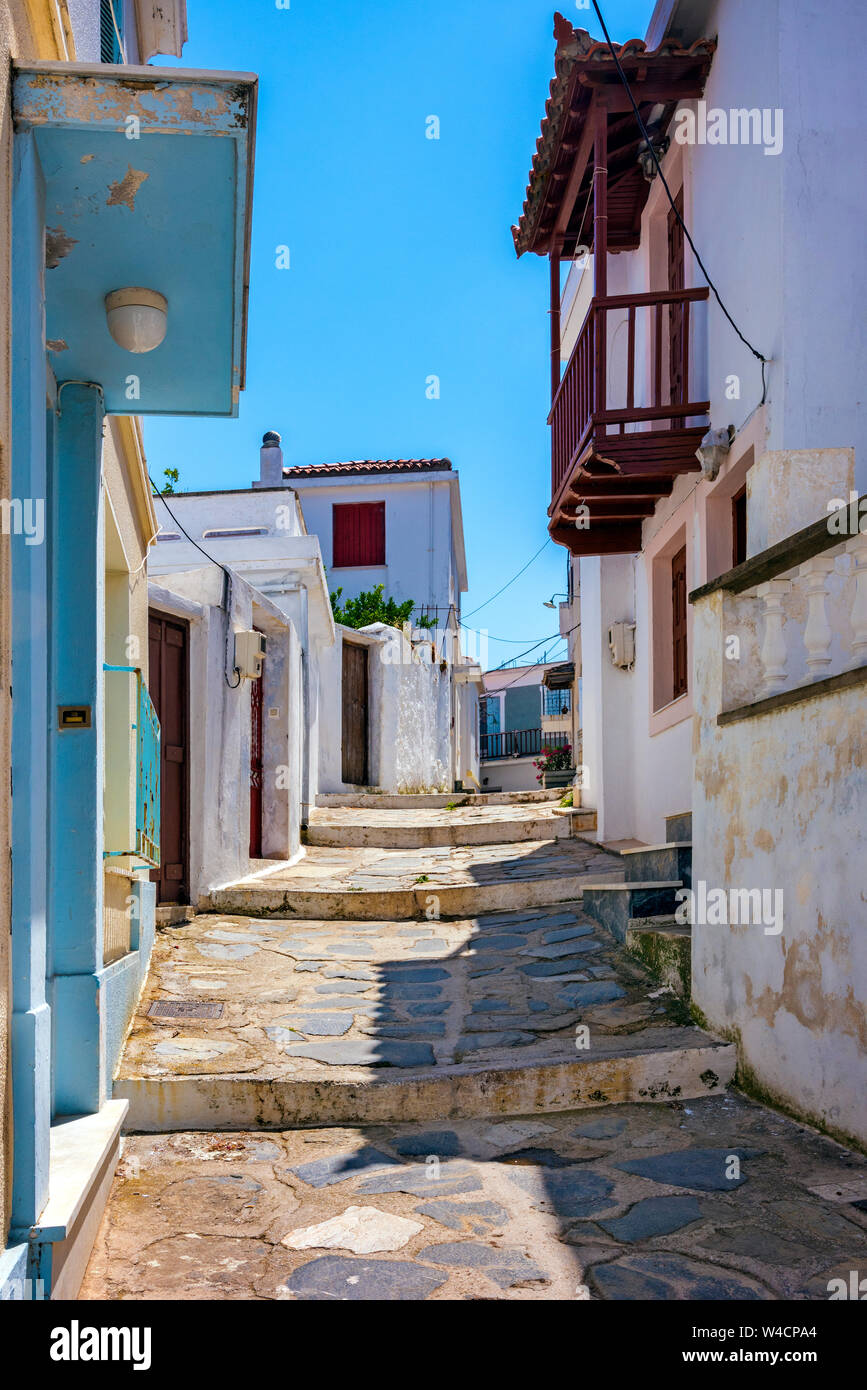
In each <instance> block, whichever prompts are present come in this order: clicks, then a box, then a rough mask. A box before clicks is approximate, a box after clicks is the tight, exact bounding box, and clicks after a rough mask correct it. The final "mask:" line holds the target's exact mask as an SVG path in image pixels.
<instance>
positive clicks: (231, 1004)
mask: <svg viewBox="0 0 867 1390" xmlns="http://www.w3.org/2000/svg"><path fill="white" fill-rule="evenodd" d="M156 1001H167V1002H168V1003H169V1004H171V1003H172V1002H174V1001H205V1002H208V1003H209V1004H211V1005H212V1006H213V1012H214V1013H216V1014H218V1015H219V1016H218V1017H211V1018H205V1019H202V1018H193V1017H189V1018H181V1019H178V1018H172V1017H158V1016H154V1015H152V1014H151V1013H150V1012H149V1010H150V1009H151V1007H152V1005H154V1003H155V1002H156ZM158 1007H159V1006H158ZM579 1022H581V1023H585V1024H587V1026H588V1028H590V1029H591V1030H592V1035H593V1038H594V1044H595V1045H597V1046H599V1045H604V1040H605V1039H606V1038H608V1039H611V1040H613V1041H614V1042H618V1040H620V1042H618V1045H621V1043H623V1042H626V1043H632V1044H633V1045H635V1046H641V1047H643V1048H644V1047H650V1046H653V1047H659V1048H666V1047H674V1046H677V1045H679V1042H680V1040H681V1038H682V1036H684V1035H687V1034H688V1035H690V1036H691V1035H693V1034H695V1033H697V1030H695V1029H691V1028H690V1029H685V1028H684V1027H683V1024H684V1023H685V1022H688V1019H687V1018H686V1016H685V1011H684V1009H683V1006H682V1005H681V1004H680V1003H679V1002H678V1001H677V1000H675V999H674V997H673V996H672V995H671V994H670V992H667V991H665V990H663V989H661V988H660V986H659V985H658V984H657V983H654V982H653V981H652V980H651V978H650V977H649V976H648V975H647V974H646V973H645V971H644V970H643V968H642V967H640V966H639V965H638V964H637V963H636V962H634V961H633V960H632V959H631V958H630V957H629V956H627V955H626V953H625V952H624V951H623V950H622V948H620V947H619V946H618V945H617V944H616V943H615V942H614V941H613V939H612V938H611V937H610V936H609V935H608V934H607V933H606V932H605V931H603V930H602V929H601V928H600V927H598V926H597V925H596V924H595V923H594V922H592V921H591V920H590V919H589V918H588V917H585V916H583V915H582V913H581V908H580V904H576V903H564V904H558V905H556V906H555V907H550V908H539V909H535V910H530V911H524V912H508V913H498V914H492V915H488V916H484V917H478V918H473V919H471V920H469V921H436V922H424V921H422V922H412V921H410V922H332V921H327V922H286V921H279V920H274V919H270V918H268V919H257V918H249V917H230V916H221V915H216V914H214V915H200V916H198V917H196V918H195V919H194V921H193V922H191V923H189V924H187V925H184V926H181V927H166V928H163V929H161V930H160V932H159V933H158V936H157V942H156V946H155V948H154V953H153V958H152V962H151V969H150V974H149V978H148V982H147V985H146V987H145V990H144V992H143V995H142V998H141V1001H140V1003H139V1009H138V1013H137V1015H136V1017H135V1019H134V1022H133V1026H132V1030H131V1033H130V1037H129V1039H128V1042H127V1046H126V1049H125V1052H124V1056H123V1059H122V1062H121V1067H120V1072H119V1075H120V1076H121V1077H155V1076H169V1075H179V1076H183V1075H187V1076H190V1075H212V1076H218V1075H238V1074H240V1073H245V1074H253V1075H255V1076H261V1077H265V1078H297V1079H305V1080H310V1079H315V1078H317V1077H324V1076H327V1075H333V1074H334V1073H335V1072H339V1073H340V1075H341V1077H344V1078H346V1079H348V1080H362V1081H363V1080H365V1079H366V1076H367V1077H369V1076H370V1069H371V1068H382V1067H386V1068H389V1067H390V1068H394V1067H400V1068H410V1069H412V1070H414V1071H417V1070H420V1069H424V1068H431V1067H438V1068H442V1067H445V1066H448V1065H450V1064H454V1063H460V1062H463V1061H465V1060H470V1061H475V1062H481V1063H484V1062H486V1061H489V1060H493V1059H495V1058H498V1057H501V1056H502V1055H503V1054H504V1053H506V1052H509V1053H511V1052H518V1051H520V1052H521V1054H522V1059H523V1058H524V1057H526V1060H527V1061H528V1062H531V1061H535V1060H537V1059H538V1058H540V1057H542V1058H544V1059H545V1060H554V1059H558V1058H570V1059H574V1058H575V1055H576V1053H575V1026H576V1024H577V1023H579Z"/></svg>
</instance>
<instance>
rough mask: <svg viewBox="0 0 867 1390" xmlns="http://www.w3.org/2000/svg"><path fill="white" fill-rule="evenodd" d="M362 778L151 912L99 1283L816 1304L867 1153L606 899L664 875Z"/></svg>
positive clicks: (123, 1068) (107, 1286) (549, 802)
mask: <svg viewBox="0 0 867 1390" xmlns="http://www.w3.org/2000/svg"><path fill="white" fill-rule="evenodd" d="M406 799H407V800H409V801H412V800H413V799H412V798H406ZM341 800H342V801H344V802H345V803H350V804H344V805H342V806H340V807H334V806H325V807H323V808H322V809H320V810H317V811H316V812H315V813H314V815H313V817H312V819H311V824H310V829H309V839H310V841H311V842H313V843H312V844H311V847H310V849H309V851H308V854H307V856H306V857H305V858H304V859H302V860H301V861H300V862H299V864H298V865H296V866H295V867H294V868H291V869H288V870H282V871H279V870H278V871H277V872H269V873H267V875H266V876H264V877H262V876H260V877H258V878H257V879H256V880H255V882H250V881H249V880H248V881H242V882H239V883H237V884H233V885H230V886H228V887H225V888H223V889H221V890H220V892H219V893H218V894H216V895H215V896H217V898H218V900H219V909H218V910H214V911H204V912H199V913H196V914H195V915H192V916H191V917H190V920H189V921H187V922H184V923H178V924H176V925H172V926H167V927H163V928H162V929H161V930H160V932H159V935H158V940H157V944H156V947H155V950H154V955H153V961H152V965H151V971H150V975H149V977H148V981H147V984H146V987H145V989H144V991H143V994H142V997H141V1000H140V1003H139V1007H138V1012H137V1014H136V1017H135V1019H134V1021H133V1024H132V1028H131V1031H130V1034H129V1037H128V1040H127V1043H126V1047H125V1050H124V1053H123V1057H122V1060H121V1064H120V1068H119V1073H118V1077H117V1080H116V1082H115V1089H114V1094H115V1097H116V1098H120V1099H123V1100H127V1101H128V1102H129V1106H130V1109H129V1114H128V1117H127V1121H126V1127H127V1130H128V1131H129V1132H130V1137H128V1138H127V1139H126V1140H125V1144H124V1152H123V1158H122V1161H121V1164H120V1167H119V1170H118V1173H117V1175H116V1177H115V1179H114V1186H113V1188H112V1192H111V1197H110V1199H109V1203H108V1208H107V1212H106V1216H105V1218H104V1220H103V1224H102V1228H101V1231H100V1234H99V1237H98V1239H97V1241H96V1245H95V1247H94V1252H93V1255H92V1258H91V1261H90V1265H89V1268H88V1271H87V1274H86V1277H85V1280H84V1284H83V1287H82V1293H81V1296H82V1297H83V1298H86V1299H106V1298H108V1299H112V1298H144V1299H149V1298H151V1299H152V1298H165V1297H171V1296H174V1295H180V1294H183V1296H185V1297H192V1298H204V1299H209V1298H237V1299H286V1298H288V1299H301V1300H306V1299H319V1300H334V1299H338V1300H342V1299H362V1300H370V1299H375V1300H383V1299H385V1300H392V1299H410V1300H418V1299H426V1298H432V1299H444V1298H445V1299H455V1298H457V1299H467V1298H470V1299H474V1298H483V1299H491V1298H493V1299H546V1298H556V1299H578V1300H583V1299H594V1300H595V1299H613V1300H618V1299H662V1300H667V1299H671V1298H675V1299H777V1298H789V1297H795V1298H807V1299H808V1298H811V1297H817V1296H823V1294H824V1292H825V1290H826V1287H827V1284H828V1281H829V1279H833V1278H835V1277H837V1272H838V1271H848V1269H849V1268H850V1267H851V1266H852V1265H855V1266H857V1264H858V1262H859V1260H861V1261H863V1260H864V1258H865V1257H867V1160H865V1159H864V1158H862V1157H860V1156H858V1155H856V1154H854V1153H852V1152H851V1151H848V1150H846V1149H843V1148H842V1147H840V1146H839V1145H837V1144H836V1143H834V1141H833V1140H831V1139H828V1138H825V1137H823V1136H820V1135H819V1134H817V1133H815V1132H814V1131H811V1130H809V1129H807V1128H806V1127H804V1126H801V1125H798V1124H795V1123H794V1122H792V1121H790V1120H787V1119H786V1118H785V1117H783V1116H781V1115H780V1114H778V1113H776V1112H773V1111H770V1110H768V1109H766V1108H764V1107H762V1106H761V1105H759V1104H757V1103H755V1102H753V1101H751V1100H749V1099H747V1098H745V1097H744V1096H743V1095H741V1094H739V1093H738V1092H737V1091H735V1090H732V1089H730V1086H729V1083H730V1082H731V1080H732V1076H733V1072H734V1065H735V1054H734V1048H733V1047H732V1046H731V1045H730V1044H727V1043H725V1042H722V1041H720V1040H719V1039H717V1038H714V1037H711V1036H709V1035H708V1034H707V1033H705V1032H703V1031H702V1030H701V1029H700V1028H698V1027H697V1026H696V1025H695V1024H694V1023H693V1021H692V1019H691V1018H690V1014H689V1010H688V1008H687V1006H686V1004H685V1002H684V1000H683V998H682V997H681V995H680V994H679V993H678V992H677V991H676V989H675V988H674V987H672V985H670V984H669V985H665V984H661V983H660V981H659V979H658V978H656V977H654V976H653V975H651V974H650V972H649V971H648V970H647V969H646V968H645V966H644V965H643V964H642V962H641V960H640V958H639V956H638V955H637V954H636V953H635V948H634V937H633V938H631V939H632V940H633V950H631V951H630V950H627V949H625V946H624V945H622V944H620V943H619V942H618V941H617V939H616V937H615V935H614V934H612V932H611V931H609V930H607V929H606V928H605V927H604V926H602V925H600V923H599V922H598V921H597V920H594V918H593V917H591V916H590V915H589V914H588V912H587V911H586V910H585V905H584V901H583V898H584V893H585V891H587V894H588V898H589V899H592V897H593V885H597V886H598V888H597V896H598V895H599V894H602V895H603V896H604V895H605V894H606V893H607V894H608V895H609V896H610V895H611V894H620V895H621V896H624V895H628V896H629V902H630V904H632V905H631V906H630V908H629V910H630V911H631V912H636V913H637V912H638V909H637V908H635V906H634V900H635V897H636V895H638V894H640V893H641V892H647V891H650V890H649V889H648V888H647V887H646V885H644V884H641V883H639V884H638V885H637V887H636V886H635V880H634V879H633V880H631V881H630V882H627V880H626V877H625V874H624V871H623V865H624V863H625V864H626V865H627V867H629V864H628V861H629V858H630V856H629V855H623V856H621V855H618V854H616V853H609V852H606V851H604V850H602V849H600V848H599V847H597V846H596V845H594V844H593V843H592V842H590V841H588V840H586V839H582V838H581V834H580V831H579V832H577V834H576V835H574V836H573V835H572V833H571V832H572V829H573V827H572V821H573V820H574V821H576V822H578V823H581V822H582V821H584V822H586V820H587V815H586V813H582V812H581V811H580V810H578V811H571V810H568V809H567V810H563V809H561V808H560V807H559V805H558V802H557V801H556V800H554V799H552V795H551V794H550V793H548V794H545V793H538V794H536V795H535V796H530V797H524V798H519V797H515V798H514V803H512V802H510V800H509V799H506V798H497V797H492V798H491V800H490V802H488V800H487V799H486V798H484V797H472V798H454V799H452V800H451V801H450V802H449V801H448V800H447V798H446V797H440V798H436V797H429V798H417V799H416V800H419V801H422V802H428V803H430V802H436V801H439V802H441V803H442V802H446V805H445V806H442V805H440V806H436V805H429V804H428V805H425V806H423V807H422V808H419V809H411V810H406V811H397V810H394V809H389V808H387V807H386V808H383V809H379V808H378V807H376V806H372V805H371V803H372V802H374V801H377V800H379V798H376V797H364V796H359V797H357V798H351V797H343V798H341ZM352 800H356V801H360V802H361V803H364V804H362V805H360V806H353V805H352V804H351V802H352ZM461 800H463V803H464V804H457V803H458V802H459V801H461ZM495 837H496V838H495ZM456 840H457V841H459V842H460V843H461V844H462V845H463V848H460V849H456V848H452V846H453V845H454V843H455V841H456ZM314 846H315V847H314ZM679 848H680V850H681V851H683V850H684V849H685V848H686V849H688V846H687V845H685V843H684V842H683V841H681V842H679ZM687 857H688V856H687ZM682 862H683V861H682ZM686 877H687V878H688V868H686ZM605 910H606V912H607V913H608V915H609V917H610V909H609V908H608V907H607V905H606V908H605ZM597 912H598V909H597ZM314 913H315V915H314ZM290 914H291V915H290ZM632 921H633V923H634V931H635V932H637V933H638V936H639V937H641V935H642V932H641V930H640V929H641V928H648V925H649V923H650V921H651V919H648V918H642V917H640V916H636V917H633V919H632ZM650 929H651V930H653V931H656V932H662V933H663V934H664V933H665V932H667V931H671V930H672V929H673V924H672V923H670V922H669V920H668V918H666V917H664V916H662V917H660V916H656V917H654V918H653V919H652V927H651V928H650ZM846 1277H848V1275H846Z"/></svg>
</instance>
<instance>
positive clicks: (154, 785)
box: [103, 666, 160, 869]
mask: <svg viewBox="0 0 867 1390" xmlns="http://www.w3.org/2000/svg"><path fill="white" fill-rule="evenodd" d="M103 670H105V671H108V672H115V673H117V672H119V673H122V674H125V675H127V676H130V675H134V676H135V678H136V701H135V722H134V723H132V724H131V725H130V737H131V738H132V737H133V736H134V738H135V752H134V757H135V762H134V766H135V839H134V844H133V846H132V847H131V848H128V849H114V850H106V851H105V857H106V858H107V859H111V858H117V857H119V856H122V857H129V858H135V859H139V860H140V861H141V862H142V863H144V864H148V865H150V867H151V868H155V869H158V868H159V865H160V721H159V720H158V719H157V713H156V710H155V709H154V705H153V701H152V700H151V697H150V695H149V693H148V688H147V686H146V685H145V683H144V681H143V679H142V673H141V668H140V667H138V666H104V667H103ZM111 775H112V768H111V767H110V765H109V763H108V761H107V762H106V776H107V777H110V776H111Z"/></svg>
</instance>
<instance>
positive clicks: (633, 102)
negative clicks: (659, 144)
mask: <svg viewBox="0 0 867 1390" xmlns="http://www.w3.org/2000/svg"><path fill="white" fill-rule="evenodd" d="M593 8H594V10H595V11H596V17H597V19H598V20H599V23H600V24H601V25H602V32H603V34H604V35H605V42H606V43H607V45H608V48H609V51H610V53H611V56H612V58H613V59H614V62H615V65H616V67H617V72H618V74H619V77H620V81H621V82H622V83H623V86H624V88H625V91H626V95H627V96H628V97H629V100H630V103H631V105H632V110H633V111H634V113H635V119H636V120H637V122H638V128H639V130H640V131H641V134H642V136H643V137H644V142H645V144H646V145H647V148H648V150H649V151H650V154H651V156H652V158H653V162H654V164H655V165H656V172H657V173H658V174H659V177H660V178H661V179H662V186H663V188H664V189H665V192H666V194H667V195H668V201H669V203H670V204H671V207H672V211H673V212H674V215H675V217H676V218H677V220H678V222H679V223H680V227H681V230H682V232H683V234H684V236H685V237H686V239H687V241H688V242H689V246H690V249H691V251H692V254H693V255H694V257H695V260H696V264H697V265H698V267H699V269H700V270H701V273H702V275H703V276H704V278H705V280H706V281H707V283H708V287H709V288H710V289H711V291H712V292H713V296H714V299H715V300H716V302H717V304H718V305H719V307H720V308H721V309H722V311H723V313H724V314H725V317H726V318H727V319H728V321H729V323H730V324H731V326H732V328H733V329H734V330H735V333H737V335H738V337H739V338H740V340H741V342H742V343H743V344H744V346H745V347H747V348H749V350H750V352H751V353H752V354H753V356H754V357H756V358H757V359H758V360H759V362H761V364H762V400H761V404H762V405H764V404H765V401H766V400H767V395H768V386H767V379H766V376H765V367H766V366H767V365H768V363H769V362H771V361H772V358H770V357H766V356H765V355H764V353H762V352H759V350H758V348H757V347H754V346H753V344H752V343H751V342H750V340H749V338H747V337H746V336H745V334H743V333H742V332H741V330H740V329H739V328H738V325H737V324H736V323H735V321H734V319H733V318H732V316H731V314H730V313H729V311H728V309H727V308H726V306H725V304H724V303H723V301H722V298H721V297H720V293H719V290H718V289H717V287H716V285H715V284H714V282H713V280H712V279H711V278H710V275H709V273H708V271H707V269H706V267H705V264H704V261H703V260H702V258H701V256H700V255H699V253H698V248H697V247H696V244H695V242H694V241H693V239H692V237H691V235H690V232H689V228H688V227H687V225H686V223H685V222H684V220H683V217H682V215H681V213H680V210H679V208H678V207H677V205H676V203H675V200H674V195H673V194H672V191H671V189H670V188H669V186H668V181H667V179H666V177H665V174H664V173H663V172H662V165H661V164H660V162H659V157H658V155H657V153H656V150H655V149H654V148H653V141H652V140H651V138H650V135H649V133H648V130H647V126H646V125H645V124H644V120H643V118H642V115H641V112H640V111H639V109H638V105H637V103H636V100H635V97H634V96H633V95H632V88H631V87H630V85H629V78H628V77H627V76H626V73H625V72H624V71H623V66H622V64H621V62H620V58H619V57H618V55H617V51H616V49H615V47H614V44H613V43H612V42H611V35H610V34H609V32H608V27H607V25H606V23H605V20H604V19H603V17H602V11H601V9H600V8H599V3H598V0H593Z"/></svg>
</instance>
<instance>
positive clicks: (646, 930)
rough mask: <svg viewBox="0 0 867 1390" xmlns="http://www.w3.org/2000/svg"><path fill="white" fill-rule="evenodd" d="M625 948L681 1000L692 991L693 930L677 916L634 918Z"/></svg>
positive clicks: (628, 931)
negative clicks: (679, 920) (678, 919)
mask: <svg viewBox="0 0 867 1390" xmlns="http://www.w3.org/2000/svg"><path fill="white" fill-rule="evenodd" d="M626 948H627V950H628V951H629V953H630V954H631V955H633V956H635V958H636V959H637V960H639V961H640V962H641V964H642V965H643V966H645V968H646V969H647V970H649V971H650V973H651V974H652V975H654V976H655V977H656V979H657V980H659V981H660V983H661V984H663V985H667V986H668V988H669V989H671V990H673V992H674V993H675V994H676V995H678V996H679V997H680V998H681V999H689V997H690V993H691V990H692V930H691V928H690V927H689V925H688V924H686V925H684V924H681V923H679V922H678V921H677V919H676V918H675V917H668V916H666V917H633V918H632V920H631V921H630V922H629V925H628V927H627V929H626Z"/></svg>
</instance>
